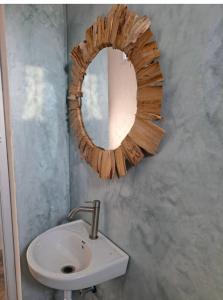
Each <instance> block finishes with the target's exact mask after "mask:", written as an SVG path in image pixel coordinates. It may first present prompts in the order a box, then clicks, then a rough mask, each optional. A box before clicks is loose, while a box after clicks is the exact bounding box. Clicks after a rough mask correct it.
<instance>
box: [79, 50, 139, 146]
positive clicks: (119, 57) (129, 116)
mask: <svg viewBox="0 0 223 300" xmlns="http://www.w3.org/2000/svg"><path fill="white" fill-rule="evenodd" d="M82 91H83V97H82V107H81V110H82V116H83V122H84V126H85V129H86V131H87V133H88V135H89V136H90V137H91V139H92V142H93V143H94V144H95V145H97V146H99V147H101V148H104V149H109V150H111V149H116V148H118V147H119V146H120V144H121V142H122V141H123V140H124V138H125V137H126V135H127V134H128V133H129V131H130V129H131V128H132V126H133V124H134V121H135V114H136V109H137V100H136V93H137V81H136V74H135V69H134V66H133V65H132V63H131V62H130V61H129V60H128V59H127V57H126V55H125V53H124V52H122V51H120V50H117V49H113V48H112V47H107V48H104V49H102V50H101V51H100V52H99V53H98V54H97V56H96V57H95V58H94V59H93V60H92V62H91V63H90V65H89V66H88V68H87V70H86V75H85V77H84V81H83V86H82Z"/></svg>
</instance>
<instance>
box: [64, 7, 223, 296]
mask: <svg viewBox="0 0 223 300" xmlns="http://www.w3.org/2000/svg"><path fill="white" fill-rule="evenodd" d="M108 8H109V7H108V6H106V5H73V6H71V5H69V6H68V46H69V47H68V50H71V47H72V46H73V44H74V43H77V42H79V41H82V40H83V38H84V32H85V29H86V28H87V27H88V26H89V25H91V23H92V22H93V21H94V20H95V19H96V17H97V16H98V15H100V14H104V13H106V12H107V10H108ZM130 8H132V9H134V10H135V11H137V12H138V13H139V14H142V15H145V14H146V15H148V16H150V18H151V20H152V31H153V32H154V35H155V38H156V40H157V41H158V45H159V48H160V50H161V67H162V70H163V73H164V76H165V95H164V105H163V115H164V120H163V121H162V127H164V128H165V129H166V136H165V139H164V141H163V142H162V145H161V147H160V151H159V154H158V155H156V156H154V157H148V158H146V159H145V160H143V161H142V163H141V164H140V165H138V166H137V167H136V168H132V169H131V170H130V171H129V173H128V175H127V176H126V177H125V178H122V179H117V180H113V181H102V180H100V179H97V176H96V174H95V173H94V172H93V171H92V170H91V169H90V168H89V167H88V166H87V165H86V163H85V162H83V161H81V160H80V156H79V152H78V149H77V145H76V144H75V143H73V142H71V145H70V150H71V152H70V158H71V165H70V168H71V197H72V205H73V206H76V205H78V204H79V203H80V202H83V201H85V200H92V199H101V201H102V210H101V220H100V229H101V231H102V232H104V233H105V234H107V235H108V237H109V238H111V239H112V240H113V241H114V242H115V243H117V244H118V245H119V246H121V247H122V248H123V249H124V250H126V252H127V253H128V254H129V255H130V257H131V261H130V265H129V269H128V273H127V275H126V276H125V277H123V278H120V279H116V280H113V281H111V282H107V283H105V284H102V285H101V286H100V287H99V292H98V296H97V297H94V298H93V297H90V295H89V296H88V299H103V300H114V299H120V300H127V299H128V300H129V299H131V300H139V299H140V300H210V299H211V300H222V299H223V267H222V265H223V254H222V253H223V218H222V215H223V201H222V195H223V185H222V178H223V159H222V153H223V117H222V116H223V85H222V78H223V32H222V28H223V6H215V5H209V6H208V5H204V6H196V5H195V6H190V5H185V6H182V5H178V6H177V5H166V6H163V5H157V6H156V5H130ZM71 139H72V136H71ZM75 295H76V294H75ZM75 299H77V298H75ZM86 299H87V297H86Z"/></svg>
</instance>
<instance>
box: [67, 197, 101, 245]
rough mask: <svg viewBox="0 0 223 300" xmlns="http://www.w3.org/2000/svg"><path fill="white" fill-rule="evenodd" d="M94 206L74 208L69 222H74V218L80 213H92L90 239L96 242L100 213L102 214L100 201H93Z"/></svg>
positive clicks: (68, 217) (69, 216)
mask: <svg viewBox="0 0 223 300" xmlns="http://www.w3.org/2000/svg"><path fill="white" fill-rule="evenodd" d="M91 203H92V206H91V207H89V206H80V207H76V208H73V209H72V210H71V211H70V212H69V214H68V216H67V219H68V221H72V220H73V219H74V216H75V215H76V214H77V213H79V212H90V213H91V214H92V224H91V233H90V235H89V237H90V238H91V239H92V240H95V239H97V238H98V223H99V212H100V201H99V200H94V201H91Z"/></svg>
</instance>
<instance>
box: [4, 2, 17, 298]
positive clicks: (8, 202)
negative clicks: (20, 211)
mask: <svg viewBox="0 0 223 300" xmlns="http://www.w3.org/2000/svg"><path fill="white" fill-rule="evenodd" d="M4 18H5V16H4V5H0V196H1V215H2V231H3V259H4V269H5V288H6V299H7V300H22V294H21V272H20V254H19V242H18V225H17V213H16V190H15V177H14V166H13V150H12V149H13V147H12V138H11V124H10V102H9V87H8V69H7V54H6V42H5V24H4Z"/></svg>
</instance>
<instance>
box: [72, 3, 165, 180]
mask: <svg viewBox="0 0 223 300" xmlns="http://www.w3.org/2000/svg"><path fill="white" fill-rule="evenodd" d="M150 25H151V22H150V20H149V18H148V17H145V16H144V17H140V16H138V15H137V14H136V13H135V12H132V11H130V10H128V8H127V6H126V5H122V4H116V5H114V6H112V8H111V10H110V11H109V12H108V14H107V15H106V16H100V17H98V18H97V20H96V21H95V22H94V23H93V24H92V25H91V26H90V27H89V28H87V30H86V32H85V39H84V40H83V41H82V42H81V43H79V44H78V45H77V46H75V47H74V48H73V49H72V51H71V59H72V68H71V73H72V82H71V85H70V87H69V97H68V99H69V123H70V126H71V128H72V129H73V130H74V133H75V136H76V139H77V142H78V147H79V150H80V157H81V158H82V159H84V160H85V161H86V162H87V163H88V164H89V166H91V168H92V169H93V170H94V171H95V172H96V173H97V174H98V176H99V177H100V178H101V179H113V178H115V177H116V176H118V177H121V176H125V175H126V174H127V168H128V167H129V166H136V165H137V164H138V163H139V162H141V160H142V159H143V158H144V157H145V155H146V154H147V153H148V154H151V155H154V154H156V153H157V149H158V147H159V144H160V141H161V139H162V138H163V136H164V130H163V129H162V128H161V127H159V126H158V125H157V123H155V121H158V120H160V119H161V118H162V117H161V105H162V96H163V88H162V82H163V75H162V72H161V69H160V65H159V62H158V58H159V56H160V51H159V49H158V47H157V43H156V41H154V40H153V33H152V31H151V30H150ZM125 55H126V56H127V57H128V60H127V59H126V56H125ZM133 66H134V67H133Z"/></svg>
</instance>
